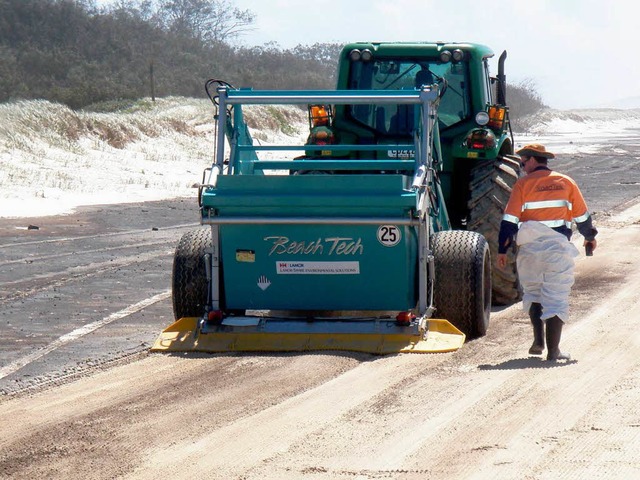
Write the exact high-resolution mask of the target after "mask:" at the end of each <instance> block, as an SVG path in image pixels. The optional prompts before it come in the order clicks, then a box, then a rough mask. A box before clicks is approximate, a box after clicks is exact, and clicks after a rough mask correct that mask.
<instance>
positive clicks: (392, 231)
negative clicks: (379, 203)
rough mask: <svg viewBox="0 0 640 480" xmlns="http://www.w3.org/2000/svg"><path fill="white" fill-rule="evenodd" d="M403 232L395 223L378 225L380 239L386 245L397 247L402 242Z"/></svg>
mask: <svg viewBox="0 0 640 480" xmlns="http://www.w3.org/2000/svg"><path fill="white" fill-rule="evenodd" d="M401 238H402V234H401V233H400V229H399V228H398V227H396V226H395V225H380V226H379V227H378V241H379V242H380V243H381V244H382V245H384V246H385V247H395V246H396V245H397V244H398V243H400V239H401Z"/></svg>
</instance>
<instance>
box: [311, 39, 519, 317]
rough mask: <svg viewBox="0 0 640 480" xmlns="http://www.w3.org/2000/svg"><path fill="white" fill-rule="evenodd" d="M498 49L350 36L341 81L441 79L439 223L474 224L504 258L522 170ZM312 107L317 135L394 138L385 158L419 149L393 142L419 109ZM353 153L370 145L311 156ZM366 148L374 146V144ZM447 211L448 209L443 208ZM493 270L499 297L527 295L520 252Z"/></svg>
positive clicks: (357, 86)
mask: <svg viewBox="0 0 640 480" xmlns="http://www.w3.org/2000/svg"><path fill="white" fill-rule="evenodd" d="M493 55H494V54H493V52H492V51H491V49H489V48H488V47H486V46H483V45H478V44H469V43H353V44H350V45H346V46H345V47H344V48H343V49H342V52H341V54H340V59H339V64H338V81H337V89H338V90H414V89H416V88H419V87H420V86H422V85H432V84H436V85H438V87H439V91H440V96H441V98H440V102H439V106H438V111H437V125H436V127H437V129H438V130H439V138H440V142H439V145H434V152H435V155H434V160H435V161H436V162H437V163H438V164H439V170H440V172H439V174H438V177H439V180H440V183H441V188H442V193H443V197H444V198H443V200H444V201H443V206H442V208H443V209H444V210H446V212H442V214H441V215H440V217H441V218H443V217H444V218H445V220H443V222H442V223H441V225H440V226H439V227H437V228H439V229H441V230H448V229H455V230H459V229H462V230H472V231H476V232H478V233H481V234H482V235H483V236H484V237H485V238H486V239H487V241H488V243H489V246H490V250H491V255H492V261H493V262H495V261H496V259H497V253H498V252H497V247H498V231H499V230H500V222H501V220H502V213H503V210H504V207H505V206H506V203H507V201H508V199H509V195H510V193H511V187H512V186H513V184H514V183H515V181H516V180H517V178H518V176H519V174H520V163H519V162H518V160H517V158H515V157H513V149H514V144H513V135H512V133H511V130H510V125H509V116H508V109H507V107H506V100H505V97H506V81H505V75H504V62H505V59H506V56H507V55H506V52H503V53H502V55H501V56H500V59H499V63H498V75H497V77H496V78H492V77H491V76H490V73H489V59H490V58H491V57H493ZM318 107H322V108H324V110H325V111H327V110H329V109H332V110H333V111H332V112H331V115H322V110H313V109H311V110H310V117H311V119H312V120H311V123H312V128H311V135H310V137H309V143H310V144H322V143H329V144H340V143H342V144H365V145H366V144H374V145H380V144H388V145H389V148H388V149H387V150H383V151H379V152H378V158H380V159H394V158H395V159H402V158H409V157H410V156H411V155H412V152H409V151H406V150H402V149H397V148H394V145H398V144H405V143H407V142H408V141H410V140H411V138H412V137H413V136H414V135H415V132H416V127H417V122H418V121H419V120H418V117H417V112H416V111H414V108H413V107H412V106H406V105H388V104H387V105H337V106H335V108H332V106H329V105H327V106H318ZM345 153H348V155H350V157H351V158H357V157H358V155H363V154H365V153H363V152H359V151H352V152H344V151H340V150H333V151H329V150H324V151H319V152H307V155H308V156H311V157H323V158H330V157H332V156H333V157H341V156H344V155H345ZM366 155H368V152H367V153H366ZM444 205H446V208H445V207H444ZM444 213H446V215H444ZM447 217H448V222H449V223H448V224H447V223H446V218H447ZM493 266H494V268H493V269H492V286H493V302H494V303H495V304H504V305H508V304H511V303H514V302H515V301H518V300H519V299H520V295H521V294H520V289H519V284H518V277H517V272H516V268H515V257H514V255H513V253H509V264H508V267H507V268H506V269H504V270H502V269H499V268H497V267H496V266H495V263H494V265H493Z"/></svg>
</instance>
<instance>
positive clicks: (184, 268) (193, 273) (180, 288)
mask: <svg viewBox="0 0 640 480" xmlns="http://www.w3.org/2000/svg"><path fill="white" fill-rule="evenodd" d="M210 251H211V231H210V230H209V229H198V230H192V231H190V232H187V233H185V234H184V235H183V236H182V238H181V239H180V241H179V242H178V246H177V247H176V251H175V255H174V258H173V275H172V297H173V315H174V317H175V319H176V320H178V319H179V318H183V317H202V316H203V315H204V313H205V310H206V307H207V300H208V293H209V283H208V282H207V270H206V266H205V254H206V253H208V252H210Z"/></svg>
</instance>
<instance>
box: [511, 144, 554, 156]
mask: <svg viewBox="0 0 640 480" xmlns="http://www.w3.org/2000/svg"><path fill="white" fill-rule="evenodd" d="M516 153H517V154H518V155H520V156H522V155H530V156H532V157H544V158H556V156H555V155H554V154H553V153H551V152H547V149H546V148H544V145H540V144H539V143H532V144H530V145H525V146H524V147H522V148H521V149H520V150H518V151H517V152H516Z"/></svg>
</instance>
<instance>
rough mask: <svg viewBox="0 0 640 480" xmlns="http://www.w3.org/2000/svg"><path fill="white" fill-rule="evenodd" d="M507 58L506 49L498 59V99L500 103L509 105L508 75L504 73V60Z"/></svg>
mask: <svg viewBox="0 0 640 480" xmlns="http://www.w3.org/2000/svg"><path fill="white" fill-rule="evenodd" d="M506 59H507V51H506V50H505V51H504V52H502V55H500V58H499V59H498V85H497V96H498V98H497V100H498V105H504V106H506V105H507V76H506V75H505V74H504V61H505V60H506Z"/></svg>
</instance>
